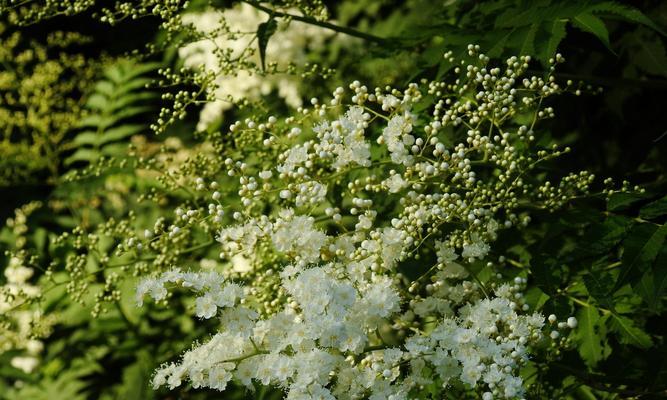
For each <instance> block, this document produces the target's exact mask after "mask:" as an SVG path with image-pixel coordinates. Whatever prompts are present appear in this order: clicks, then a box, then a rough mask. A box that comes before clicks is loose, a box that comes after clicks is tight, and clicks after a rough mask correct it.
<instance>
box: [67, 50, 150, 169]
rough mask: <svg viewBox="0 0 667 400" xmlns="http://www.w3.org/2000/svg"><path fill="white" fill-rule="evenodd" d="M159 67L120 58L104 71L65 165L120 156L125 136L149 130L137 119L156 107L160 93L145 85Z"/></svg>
mask: <svg viewBox="0 0 667 400" xmlns="http://www.w3.org/2000/svg"><path fill="white" fill-rule="evenodd" d="M159 66H160V65H159V64H157V63H144V64H138V63H136V62H133V61H130V60H121V61H119V62H117V63H115V64H113V65H111V66H110V67H108V68H107V69H106V70H105V71H104V73H103V77H102V79H101V80H100V81H99V82H97V84H95V87H94V90H93V93H92V94H91V95H90V97H89V98H88V101H87V102H86V108H87V109H88V111H89V114H88V115H87V116H86V117H85V118H82V119H81V121H80V122H79V125H78V126H79V128H80V129H81V131H80V132H79V133H78V134H77V135H76V137H74V139H73V140H72V141H71V142H70V146H69V147H70V148H71V149H74V150H75V151H74V153H73V154H72V155H71V156H69V157H68V158H67V159H65V165H71V164H72V163H75V162H86V163H92V162H95V161H97V160H98V159H99V158H100V157H102V156H116V155H121V154H123V153H124V151H125V149H126V148H127V145H126V144H125V143H124V140H125V139H127V138H128V137H129V136H132V135H136V134H139V133H141V132H143V131H146V130H148V125H146V124H141V123H136V122H135V121H134V120H135V119H137V118H138V117H141V115H143V114H146V113H149V112H151V111H153V110H154V107H153V105H152V102H153V100H155V99H156V98H157V97H158V96H159V95H158V93H156V92H153V91H147V90H146V89H145V87H146V84H147V83H150V82H152V80H153V79H152V78H151V77H150V76H149V74H151V73H152V72H153V71H155V70H156V69H157V68H159Z"/></svg>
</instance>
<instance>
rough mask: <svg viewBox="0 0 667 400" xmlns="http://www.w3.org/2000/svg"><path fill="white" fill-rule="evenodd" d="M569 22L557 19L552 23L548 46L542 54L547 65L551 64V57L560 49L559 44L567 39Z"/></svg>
mask: <svg viewBox="0 0 667 400" xmlns="http://www.w3.org/2000/svg"><path fill="white" fill-rule="evenodd" d="M566 26H567V22H566V21H565V20H561V19H557V20H554V21H552V22H551V23H550V26H549V27H548V29H547V31H548V32H549V40H547V43H546V46H544V53H543V55H542V63H543V64H544V65H545V66H547V65H549V64H548V63H549V59H550V58H552V57H553V56H555V55H556V52H557V51H558V46H559V45H560V42H562V41H563V39H565V36H566V35H567V30H566V29H565V27H566Z"/></svg>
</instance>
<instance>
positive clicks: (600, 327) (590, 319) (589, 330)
mask: <svg viewBox="0 0 667 400" xmlns="http://www.w3.org/2000/svg"><path fill="white" fill-rule="evenodd" d="M577 320H578V321H579V324H578V325H577V330H576V333H575V336H576V338H577V340H578V342H579V346H578V351H579V355H580V356H581V358H582V359H583V360H584V362H586V364H587V365H588V366H590V367H595V366H596V365H597V363H598V362H600V361H601V360H604V359H605V358H607V357H608V356H609V354H611V348H610V347H609V345H608V344H607V330H606V329H605V326H604V320H606V316H605V317H600V313H599V312H598V310H597V309H596V308H594V307H583V308H582V309H581V310H580V311H579V313H578V314H577Z"/></svg>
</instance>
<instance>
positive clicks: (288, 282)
mask: <svg viewBox="0 0 667 400" xmlns="http://www.w3.org/2000/svg"><path fill="white" fill-rule="evenodd" d="M445 275H446V274H442V276H440V277H443V276H445ZM337 276H338V277H340V278H336V277H337ZM345 276H346V267H345V266H343V265H336V264H326V265H323V266H321V267H311V268H300V267H297V266H295V265H291V266H287V267H285V268H284V269H283V271H282V273H281V280H282V286H283V287H284V289H285V290H286V291H287V292H288V293H289V294H290V296H291V302H290V303H288V304H287V305H286V306H285V307H284V309H283V310H282V311H281V312H278V313H275V314H274V315H272V316H270V317H268V318H266V319H259V318H258V313H257V312H255V311H252V310H251V309H249V308H247V307H245V306H237V307H233V306H232V305H233V304H234V302H235V300H236V298H237V297H239V294H240V288H238V286H236V285H234V284H225V282H224V281H223V278H222V276H220V275H218V274H212V273H202V274H201V275H200V276H198V275H197V274H193V273H186V274H184V273H181V272H178V271H176V272H175V271H170V272H168V273H165V274H164V275H162V276H161V277H159V278H157V279H148V280H144V281H143V283H142V285H141V286H140V288H141V289H140V290H142V291H146V289H145V288H146V286H156V287H160V288H162V287H163V283H164V282H172V281H181V282H182V284H183V286H190V287H193V288H195V289H197V290H202V289H204V294H203V296H201V297H199V298H197V306H196V307H197V314H198V315H200V316H203V317H205V318H209V317H210V316H212V314H215V311H211V312H210V313H208V314H207V313H206V312H203V313H202V312H201V311H200V302H206V303H207V304H213V305H212V307H213V310H215V305H218V306H221V307H222V305H221V300H220V298H221V297H225V296H224V295H223V293H225V292H237V293H235V294H234V295H229V296H226V297H227V300H226V301H223V303H224V306H225V307H227V308H225V309H224V310H222V311H221V312H220V315H219V318H220V321H221V330H220V331H219V332H218V333H217V334H215V335H214V336H213V337H212V338H211V340H209V341H208V342H206V343H205V344H202V345H201V346H198V347H195V348H194V349H193V350H191V351H189V352H186V353H185V354H184V356H183V360H182V361H181V362H180V363H179V364H167V365H164V366H163V367H161V368H160V369H159V370H158V371H157V373H156V375H155V377H154V381H153V384H154V385H155V386H156V387H158V386H161V385H168V386H170V387H171V388H175V387H177V386H179V385H181V384H182V381H183V380H184V379H188V380H189V381H190V382H191V383H192V385H193V387H195V388H197V387H209V388H213V389H218V390H224V389H225V388H226V386H227V384H228V382H229V381H230V380H232V379H235V380H237V381H238V382H240V383H242V384H244V385H246V386H247V387H248V388H249V389H252V388H253V385H252V381H253V380H254V381H257V382H259V383H261V384H263V385H269V384H272V385H278V386H280V387H283V388H285V390H286V391H287V398H288V399H320V398H329V399H335V398H339V399H348V398H349V399H352V398H361V397H363V396H364V395H369V398H371V399H386V398H393V399H407V398H409V397H408V394H409V393H410V391H411V390H413V389H414V388H415V387H416V386H418V385H423V384H428V383H431V382H433V381H437V382H439V383H440V384H441V385H443V387H446V386H447V385H449V384H450V383H451V382H452V381H454V380H458V381H460V382H463V383H465V384H467V385H469V387H471V388H477V387H483V388H485V390H486V391H485V392H484V394H483V396H484V398H485V399H491V398H494V397H497V398H516V397H517V396H521V394H522V393H523V387H522V383H523V382H522V380H521V378H520V377H519V376H518V368H519V367H520V366H521V365H522V364H523V363H524V362H525V361H526V360H527V358H528V346H529V345H530V344H531V343H535V342H536V341H538V340H540V339H542V336H543V335H542V331H541V329H542V327H543V326H544V324H545V318H544V316H542V315H540V314H537V313H534V314H532V315H520V314H519V312H518V307H517V303H516V302H515V301H516V299H517V298H520V293H519V292H518V289H519V288H520V286H521V283H525V281H522V280H521V279H518V280H517V281H518V284H516V285H507V284H505V285H502V286H500V287H499V288H498V289H497V290H496V297H492V298H480V297H479V296H478V295H479V291H478V290H476V288H475V284H473V283H471V282H469V281H463V282H462V283H460V284H456V285H448V282H449V281H444V280H441V281H438V282H439V283H440V285H438V286H439V288H438V290H437V291H438V294H436V295H434V298H435V297H438V296H441V299H443V301H446V302H447V307H445V308H441V309H440V311H438V312H435V313H434V312H433V310H430V312H429V314H430V315H434V314H435V315H442V317H441V318H440V320H439V321H440V322H439V323H438V325H437V326H435V328H434V329H433V330H432V331H431V332H429V333H428V334H426V333H419V334H415V335H414V336H411V337H409V338H407V340H406V341H405V344H404V345H403V346H401V347H399V346H390V345H385V346H379V347H380V348H376V347H373V346H369V342H370V340H371V339H370V338H371V337H373V335H374V333H375V332H377V331H378V329H379V328H380V327H381V326H382V324H383V322H384V321H386V320H387V318H390V317H391V316H393V315H395V314H396V313H397V312H398V311H399V310H400V302H401V298H400V295H399V293H398V291H397V289H396V288H395V284H394V283H393V282H392V280H391V279H389V278H387V277H383V276H377V275H374V276H372V278H371V279H368V280H355V279H354V278H345ZM221 286H222V287H223V289H220V287H221ZM228 288H234V289H228ZM146 292H147V293H149V294H150V295H151V297H153V298H154V299H156V300H160V299H162V298H164V293H163V292H162V291H161V290H157V291H156V290H152V291H151V290H148V291H146ZM445 298H446V299H447V300H444V299H445ZM206 299H211V300H210V301H209V300H206ZM213 299H215V300H213ZM453 309H457V310H458V312H457V313H454V312H453V311H452V310H453ZM415 310H416V311H417V312H418V313H419V314H425V313H426V312H425V310H424V308H423V307H421V308H420V307H415ZM410 313H411V312H408V313H406V314H405V315H403V316H402V317H401V319H399V321H400V320H403V321H404V320H405V319H406V318H408V317H407V315H409V314H410ZM202 314H204V315H202ZM399 323H400V322H399ZM403 370H405V371H407V373H405V374H402V371H403ZM334 376H335V377H336V379H335V380H334V379H332V378H333V377H334Z"/></svg>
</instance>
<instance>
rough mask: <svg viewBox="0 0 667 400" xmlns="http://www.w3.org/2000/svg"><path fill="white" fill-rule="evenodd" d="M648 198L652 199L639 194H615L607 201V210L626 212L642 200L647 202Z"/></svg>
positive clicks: (646, 195)
mask: <svg viewBox="0 0 667 400" xmlns="http://www.w3.org/2000/svg"><path fill="white" fill-rule="evenodd" d="M648 197H650V196H649V195H648V194H645V193H637V192H631V193H614V194H612V195H611V196H610V197H609V200H608V201H607V209H608V210H609V211H621V210H625V209H628V208H630V206H632V205H633V204H635V203H637V202H639V201H641V200H646V199H647V198H648Z"/></svg>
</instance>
